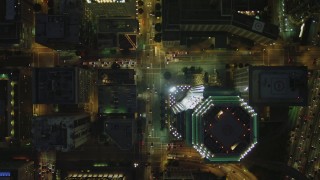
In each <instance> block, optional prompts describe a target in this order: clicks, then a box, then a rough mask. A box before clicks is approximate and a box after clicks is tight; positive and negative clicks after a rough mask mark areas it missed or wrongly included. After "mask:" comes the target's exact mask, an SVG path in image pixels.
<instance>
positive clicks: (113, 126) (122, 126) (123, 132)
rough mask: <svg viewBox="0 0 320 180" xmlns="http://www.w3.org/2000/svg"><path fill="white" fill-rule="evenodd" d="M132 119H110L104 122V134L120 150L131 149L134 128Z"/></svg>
mask: <svg viewBox="0 0 320 180" xmlns="http://www.w3.org/2000/svg"><path fill="white" fill-rule="evenodd" d="M134 122H135V121H134V119H133V118H112V119H105V120H104V133H105V134H107V135H108V136H109V137H110V138H111V139H112V140H113V141H114V142H115V143H116V144H117V146H118V147H119V148H120V149H122V150H129V149H131V148H132V145H133V142H134V133H135V128H134V127H135V126H134V125H133V123H134Z"/></svg>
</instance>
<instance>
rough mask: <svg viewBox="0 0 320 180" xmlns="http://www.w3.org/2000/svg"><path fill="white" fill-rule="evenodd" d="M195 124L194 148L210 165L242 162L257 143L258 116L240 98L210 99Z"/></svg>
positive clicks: (195, 115) (194, 115)
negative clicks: (224, 162)
mask: <svg viewBox="0 0 320 180" xmlns="http://www.w3.org/2000/svg"><path fill="white" fill-rule="evenodd" d="M191 123H192V130H191V131H192V132H191V134H192V136H191V142H192V145H193V147H194V148H195V149H196V150H197V151H198V152H199V153H200V154H201V156H202V157H204V158H206V159H208V160H209V161H210V162H221V161H226V162H232V161H240V160H241V159H242V158H243V157H244V156H245V155H246V154H247V153H248V152H249V151H250V150H251V149H252V148H253V147H254V145H255V144H256V143H257V135H258V133H257V114H256V113H255V112H254V110H253V109H252V108H251V107H250V106H248V105H247V103H246V102H244V101H243V99H241V98H240V97H238V96H210V97H208V98H207V99H206V100H204V101H203V102H202V103H200V104H199V105H198V106H197V107H196V108H195V109H194V111H193V113H192V114H191ZM187 137H188V136H187Z"/></svg>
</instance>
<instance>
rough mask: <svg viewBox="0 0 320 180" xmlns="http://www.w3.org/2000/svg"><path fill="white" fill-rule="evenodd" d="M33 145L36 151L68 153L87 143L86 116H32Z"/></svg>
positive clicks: (87, 123) (88, 126) (88, 129)
mask: <svg viewBox="0 0 320 180" xmlns="http://www.w3.org/2000/svg"><path fill="white" fill-rule="evenodd" d="M32 124H33V126H32V134H33V144H34V146H35V149H37V150H38V151H42V150H58V151H63V152H66V151H69V150H72V149H75V148H77V147H79V146H81V145H83V144H84V143H85V142H87V140H88V138H89V135H90V116H89V115H88V114H84V113H83V114H69V115H68V114H65V115H47V116H34V117H33V119H32Z"/></svg>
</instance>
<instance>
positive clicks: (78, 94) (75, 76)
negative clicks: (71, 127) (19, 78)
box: [32, 67, 92, 104]
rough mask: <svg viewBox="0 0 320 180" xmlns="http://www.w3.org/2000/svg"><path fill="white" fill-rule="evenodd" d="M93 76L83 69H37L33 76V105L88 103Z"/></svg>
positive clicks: (34, 70)
mask: <svg viewBox="0 0 320 180" xmlns="http://www.w3.org/2000/svg"><path fill="white" fill-rule="evenodd" d="M91 76H92V74H91V72H90V71H89V70H86V69H81V68H71V67H58V68H35V69H33V76H32V78H33V79H32V83H33V86H32V87H33V91H32V100H33V103H35V104H78V103H80V104H81V103H86V102H88V97H89V96H88V93H89V84H90V80H91V78H92V77H91Z"/></svg>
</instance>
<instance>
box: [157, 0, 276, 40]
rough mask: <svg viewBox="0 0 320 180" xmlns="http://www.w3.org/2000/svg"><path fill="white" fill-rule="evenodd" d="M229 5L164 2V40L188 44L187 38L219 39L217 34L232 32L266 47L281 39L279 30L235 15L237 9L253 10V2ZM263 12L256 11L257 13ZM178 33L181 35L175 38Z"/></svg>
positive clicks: (206, 1)
mask: <svg viewBox="0 0 320 180" xmlns="http://www.w3.org/2000/svg"><path fill="white" fill-rule="evenodd" d="M220 2H223V3H222V4H221V3H220ZM226 2H228V1H210V0H205V1H201V3H199V2H198V1H195V0H187V1H180V0H172V1H171V0H170V1H168V0H164V1H163V18H162V19H163V22H162V24H163V32H164V33H163V34H164V35H163V40H164V41H172V40H180V41H181V44H185V41H186V40H185V39H186V38H189V37H199V36H202V37H215V36H217V37H218V36H219V35H217V34H215V33H219V32H228V33H230V34H235V35H239V36H242V37H245V38H247V39H250V40H253V41H256V42H258V43H263V44H269V43H270V42H273V41H274V40H276V39H277V38H278V34H279V30H278V27H277V26H275V25H272V24H270V23H268V22H264V21H261V20H258V19H255V18H254V17H251V16H247V15H243V14H239V13H234V12H236V11H237V10H236V9H237V8H239V9H240V10H241V9H243V8H241V7H246V8H247V9H251V6H250V2H249V1H246V2H247V5H248V6H243V5H244V4H245V2H242V4H241V3H240V2H238V1H232V2H233V3H234V4H233V5H231V4H232V3H226ZM229 2H231V1H229ZM237 3H238V4H237ZM182 7H183V8H182ZM231 7H233V8H234V9H231ZM260 8H261V7H260ZM260 8H258V7H256V8H255V10H259V9H260ZM177 31H178V32H180V35H178V36H175V38H173V37H174V36H173V34H177Z"/></svg>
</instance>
